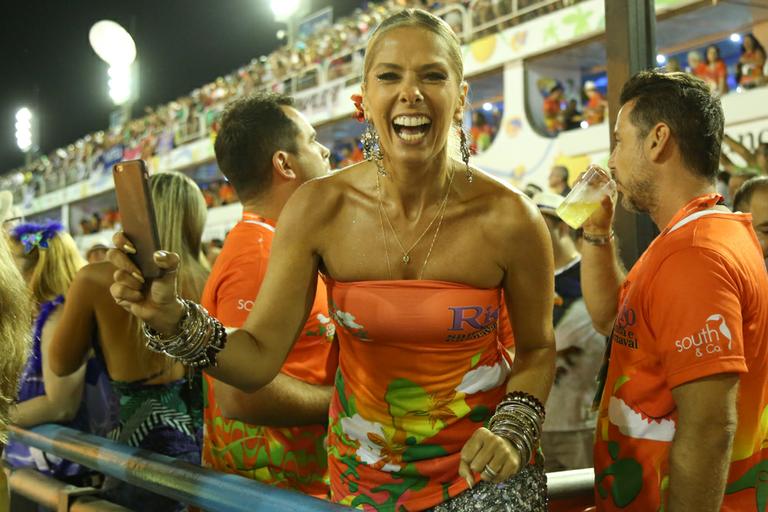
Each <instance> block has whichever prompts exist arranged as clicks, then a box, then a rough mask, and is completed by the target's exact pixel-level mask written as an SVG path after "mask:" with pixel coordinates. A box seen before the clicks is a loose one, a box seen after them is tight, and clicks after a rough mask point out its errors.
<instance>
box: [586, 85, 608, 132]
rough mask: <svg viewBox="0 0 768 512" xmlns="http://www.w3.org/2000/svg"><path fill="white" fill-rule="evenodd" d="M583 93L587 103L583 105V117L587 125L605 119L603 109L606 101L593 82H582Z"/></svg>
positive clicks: (598, 122)
mask: <svg viewBox="0 0 768 512" xmlns="http://www.w3.org/2000/svg"><path fill="white" fill-rule="evenodd" d="M584 95H585V96H586V97H587V104H586V105H585V106H584V119H586V121H587V123H589V126H592V125H595V124H600V123H602V122H603V121H605V111H606V109H607V108H608V102H607V101H605V97H603V93H601V92H600V91H599V90H598V89H597V86H596V85H595V82H593V81H591V80H587V81H586V82H585V83H584Z"/></svg>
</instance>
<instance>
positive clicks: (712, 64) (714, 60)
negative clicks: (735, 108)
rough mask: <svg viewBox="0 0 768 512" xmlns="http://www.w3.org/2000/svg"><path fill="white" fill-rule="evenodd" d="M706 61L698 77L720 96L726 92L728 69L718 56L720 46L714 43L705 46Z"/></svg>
mask: <svg viewBox="0 0 768 512" xmlns="http://www.w3.org/2000/svg"><path fill="white" fill-rule="evenodd" d="M706 55H707V62H706V63H705V64H704V66H703V67H702V68H701V74H700V75H699V78H701V79H702V80H704V82H706V83H707V85H708V86H709V89H710V90H711V91H712V92H713V93H715V94H718V95H720V96H722V95H723V94H725V93H727V92H728V69H727V68H726V66H725V62H723V59H722V58H721V57H720V48H719V47H718V46H717V45H716V44H711V45H709V46H707V53H706Z"/></svg>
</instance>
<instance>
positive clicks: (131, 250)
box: [123, 244, 136, 254]
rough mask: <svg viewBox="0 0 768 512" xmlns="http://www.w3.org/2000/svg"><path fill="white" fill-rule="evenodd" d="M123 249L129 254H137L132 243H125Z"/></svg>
mask: <svg viewBox="0 0 768 512" xmlns="http://www.w3.org/2000/svg"><path fill="white" fill-rule="evenodd" d="M123 250H124V251H125V252H127V253H128V254H136V248H135V247H134V246H132V245H131V244H124V245H123Z"/></svg>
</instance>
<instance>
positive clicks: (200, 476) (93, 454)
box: [8, 425, 350, 512]
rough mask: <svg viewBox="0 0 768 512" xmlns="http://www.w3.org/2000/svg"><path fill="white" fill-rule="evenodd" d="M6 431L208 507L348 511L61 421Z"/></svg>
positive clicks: (245, 511)
mask: <svg viewBox="0 0 768 512" xmlns="http://www.w3.org/2000/svg"><path fill="white" fill-rule="evenodd" d="M8 430H9V434H10V436H11V437H12V438H13V439H14V440H16V441H19V442H21V443H24V444H26V445H28V446H33V447H35V448H38V449H40V450H42V451H44V452H48V453H52V454H54V455H56V456H58V457H62V458H64V459H68V460H71V461H73V462H77V463H78V464H82V465H83V466H87V467H89V468H93V469H95V470H97V471H99V472H101V473H104V474H105V475H108V476H111V477H114V478H118V479H120V480H123V481H125V482H128V483H129V484H132V485H135V486H137V487H141V488H143V489H147V490H148V491H151V492H155V493H157V494H162V495H163V496H167V497H169V498H172V499H175V500H178V501H180V502H182V503H186V504H189V505H193V506H195V507H200V508H202V509H205V510H211V511H221V512H266V511H270V512H271V511H280V512H309V511H312V512H316V511H317V512H321V511H322V512H324V511H342V510H350V509H349V508H348V507H344V506H341V505H337V504H334V503H329V502H327V501H323V500H319V499H317V498H313V497H311V496H307V495H305V494H301V493H299V492H295V491H289V490H285V489H279V488H277V487H272V486H268V485H265V484H262V483H259V482H255V481H253V480H249V479H247V478H244V477H241V476H238V475H227V474H224V473H218V472H216V471H212V470H209V469H206V468H201V467H199V466H195V465H192V464H189V463H187V462H183V461H179V460H176V459H173V458H171V457H167V456H165V455H159V454H157V453H153V452H150V451H147V450H140V449H138V448H133V447H130V446H126V445H123V444H119V443H115V442H113V441H110V440H109V439H104V438H103V437H97V436H94V435H91V434H86V433H84V432H79V431H77V430H73V429H71V428H67V427H61V426H59V425H40V426H37V427H34V428H32V429H30V430H24V429H21V428H19V427H14V426H11V427H9V429H8Z"/></svg>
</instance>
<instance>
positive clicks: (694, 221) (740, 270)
mask: <svg viewBox="0 0 768 512" xmlns="http://www.w3.org/2000/svg"><path fill="white" fill-rule="evenodd" d="M620 103H621V106H622V108H621V110H620V111H619V114H618V118H617V121H616V127H615V131H614V136H615V138H616V145H615V148H614V150H613V153H612V154H611V158H610V160H609V167H610V170H611V172H612V174H613V176H614V178H615V180H616V182H617V185H618V191H619V192H620V193H621V194H622V204H623V205H624V206H625V207H626V208H628V209H631V210H634V211H638V212H647V213H648V214H649V215H650V216H651V218H652V219H653V221H654V223H655V224H656V225H657V226H658V228H659V229H660V230H661V234H660V235H659V236H658V237H657V238H656V240H654V242H653V243H652V244H651V245H650V246H649V247H648V249H647V250H646V251H645V253H644V254H643V255H642V257H641V258H640V259H639V260H638V261H637V263H636V264H635V265H634V267H633V268H632V270H631V271H630V272H629V273H628V274H626V275H625V273H624V271H623V270H622V268H621V265H620V264H619V261H618V259H617V257H616V250H615V242H614V239H613V231H612V229H611V225H612V219H613V211H614V204H613V202H612V200H611V199H610V196H608V197H605V198H604V199H603V200H602V202H601V206H600V208H598V209H597V210H596V211H595V213H593V214H592V215H591V216H590V217H589V219H587V220H586V222H585V223H584V225H583V228H584V240H585V242H586V243H585V244H584V245H583V248H582V249H583V260H582V270H581V272H582V274H581V282H582V287H583V293H584V299H585V301H586V303H587V307H588V310H589V312H590V315H591V316H592V319H593V321H594V323H595V326H596V327H597V328H598V330H600V331H601V332H603V333H605V334H610V335H611V340H610V343H609V346H608V351H609V359H608V364H607V375H606V377H605V379H604V380H603V383H604V388H603V393H602V400H601V403H600V409H599V414H598V420H597V434H596V440H595V487H596V493H595V497H596V503H597V507H598V510H601V511H612V510H622V511H646V510H665V511H667V512H676V511H690V510H696V511H698V512H708V511H718V510H733V511H736V510H738V511H749V510H753V511H757V510H764V505H765V504H764V503H762V504H761V499H763V500H764V496H765V491H764V489H761V487H760V486H763V485H764V483H763V482H762V480H761V478H760V475H762V474H764V468H765V466H766V464H768V462H766V459H767V458H768V457H767V455H768V449H767V448H766V444H765V443H764V440H765V438H766V430H768V425H766V421H765V420H764V419H763V420H762V421H761V418H765V417H766V415H768V378H767V377H768V371H767V370H766V368H768V276H767V275H766V272H765V267H764V265H763V258H762V254H761V252H760V247H759V245H758V243H757V240H756V238H755V235H754V232H753V231H752V228H751V225H750V219H749V217H748V216H747V215H743V214H737V213H732V212H731V211H729V210H728V209H727V208H726V207H725V206H723V205H722V197H721V196H719V195H718V194H716V193H715V185H714V179H715V175H716V173H717V171H718V158H719V153H720V143H721V139H722V135H723V111H722V108H721V106H720V101H719V100H718V99H717V98H715V97H713V96H712V95H711V94H710V92H709V89H708V87H707V86H706V84H705V83H704V82H702V81H701V80H699V79H697V78H695V77H691V76H689V75H686V74H683V73H669V74H661V73H657V72H652V71H646V72H641V73H639V74H638V75H636V76H634V77H633V78H632V79H630V81H629V82H627V84H626V85H625V86H624V89H623V91H622V94H621V100H620ZM721 507H722V508H721Z"/></svg>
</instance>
